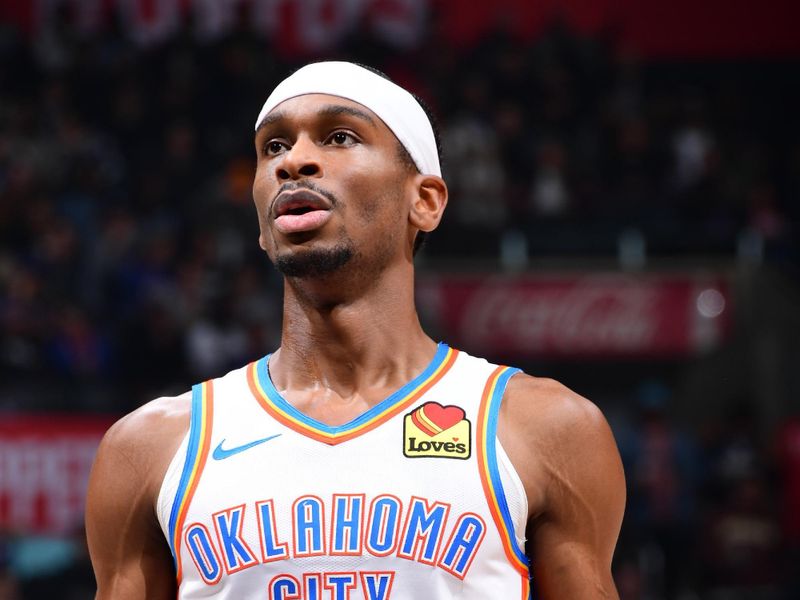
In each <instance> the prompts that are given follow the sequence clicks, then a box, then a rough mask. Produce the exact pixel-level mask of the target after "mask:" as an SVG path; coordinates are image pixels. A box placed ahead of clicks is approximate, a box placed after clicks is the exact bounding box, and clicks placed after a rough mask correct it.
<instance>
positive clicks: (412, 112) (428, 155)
mask: <svg viewBox="0 0 800 600" xmlns="http://www.w3.org/2000/svg"><path fill="white" fill-rule="evenodd" d="M304 94H330V95H332V96H339V97H341V98H347V99H348V100H352V101H353V102H358V103H359V104H361V105H363V106H365V107H367V108H368V109H370V110H371V111H372V112H374V113H375V114H376V115H378V117H380V119H381V121H383V122H384V123H386V126H387V127H388V128H389V129H391V130H392V133H394V135H395V136H396V137H397V139H398V140H399V141H400V143H401V144H403V147H404V148H405V149H406V150H407V151H408V153H409V155H411V158H412V159H413V160H414V164H415V165H417V168H418V169H419V171H420V173H422V174H423V175H438V176H439V177H441V176H442V170H441V167H440V166H439V153H438V152H437V150H436V138H434V136H433V127H432V126H431V122H430V120H429V119H428V116H427V115H426V114H425V111H424V110H423V109H422V106H420V104H419V102H417V101H416V99H415V98H414V96H412V95H411V94H410V93H408V92H407V91H406V90H404V89H403V88H401V87H400V86H399V85H396V84H394V83H392V82H391V81H389V80H388V79H384V78H383V77H381V76H380V75H377V74H375V73H373V72H372V71H369V70H368V69H364V68H362V67H359V66H358V65H354V64H353V63H348V62H318V63H312V64H310V65H306V66H305V67H303V68H302V69H299V70H298V71H295V72H294V73H293V74H292V75H290V76H289V77H287V78H286V79H284V80H283V81H282V82H280V83H279V84H278V87H276V88H275V89H274V90H273V91H272V93H271V94H270V95H269V98H267V101H266V102H265V103H264V106H263V108H262V109H261V112H260V113H259V115H258V119H257V120H256V129H258V126H259V125H260V124H261V121H263V120H264V117H266V116H267V115H268V114H269V113H270V112H271V111H272V109H273V108H275V107H276V106H277V105H278V104H280V103H281V102H283V101H284V100H288V99H289V98H294V97H295V96H302V95H304Z"/></svg>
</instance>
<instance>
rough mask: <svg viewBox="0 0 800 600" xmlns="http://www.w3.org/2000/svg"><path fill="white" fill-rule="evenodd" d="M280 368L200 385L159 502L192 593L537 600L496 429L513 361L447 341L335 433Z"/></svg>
mask: <svg viewBox="0 0 800 600" xmlns="http://www.w3.org/2000/svg"><path fill="white" fill-rule="evenodd" d="M268 364H269V356H267V357H265V358H263V359H261V360H258V361H256V362H254V363H251V364H250V365H248V366H246V367H244V368H242V369H238V370H236V371H233V372H231V373H229V374H227V375H226V376H224V377H222V378H220V379H216V380H213V381H208V382H205V383H203V384H200V385H197V386H195V387H194V389H193V398H192V417H191V426H190V430H189V432H188V434H187V436H186V439H185V440H184V441H183V443H182V445H181V447H180V448H179V449H178V452H177V453H176V456H175V457H174V459H173V460H172V463H171V464H170V466H169V468H168V470H167V473H166V476H165V478H164V482H163V484H162V488H161V492H160V494H159V499H158V517H159V520H160V522H161V526H162V529H163V530H164V534H165V536H166V537H167V540H168V541H169V544H170V547H171V549H172V552H173V556H174V558H175V565H176V572H177V578H178V585H179V593H178V597H179V598H181V599H186V600H189V599H193V598H220V599H228V600H243V599H250V598H253V599H260V598H264V599H267V598H268V599H270V600H290V599H291V600H362V599H363V600H390V599H391V600H432V599H444V598H448V599H449V598H460V599H464V600H485V599H487V598H502V599H509V598H521V599H527V598H528V597H529V594H530V586H529V569H528V562H527V559H526V557H525V553H524V542H525V540H524V535H525V522H526V518H527V501H526V497H525V492H524V489H523V487H522V484H521V482H520V479H519V477H518V475H517V474H516V472H515V471H514V469H513V467H512V465H511V463H510V461H509V460H508V457H507V456H506V454H505V452H504V451H503V449H502V448H501V446H500V444H499V443H498V441H497V437H496V428H497V416H498V410H499V407H500V402H501V400H502V396H503V391H504V390H505V387H506V383H507V382H508V379H509V378H510V377H511V376H512V375H513V374H514V373H516V372H517V370H516V369H511V368H508V367H498V366H496V365H492V364H489V363H488V362H486V361H485V360H483V359H479V358H474V357H471V356H468V355H467V354H465V353H463V352H459V351H457V350H454V349H451V348H449V347H448V346H446V345H445V344H439V347H438V350H437V352H436V356H435V357H434V358H433V360H432V361H431V363H430V364H429V365H428V366H427V368H426V369H425V370H424V371H423V372H422V373H421V374H420V375H418V376H417V377H416V378H414V379H413V380H412V381H410V382H409V383H408V384H406V385H405V386H403V387H402V388H401V389H399V390H398V391H397V392H395V393H394V394H392V395H391V396H389V397H388V398H386V399H385V400H383V401H382V402H380V403H379V404H377V405H375V406H374V407H372V408H370V409H369V410H368V411H366V412H365V413H364V414H362V415H360V416H359V417H357V418H356V419H354V420H352V421H351V422H349V423H347V424H345V425H341V426H337V427H331V426H329V425H325V424H324V423H321V422H319V421H316V420H314V419H310V418H309V417H307V416H305V415H304V414H303V413H301V412H299V411H298V410H297V409H295V408H294V407H293V406H292V405H290V404H289V403H288V402H287V401H286V400H285V399H284V398H282V397H281V395H280V394H279V393H278V391H277V390H276V389H275V387H274V386H273V384H272V382H271V381H270V376H269V369H268Z"/></svg>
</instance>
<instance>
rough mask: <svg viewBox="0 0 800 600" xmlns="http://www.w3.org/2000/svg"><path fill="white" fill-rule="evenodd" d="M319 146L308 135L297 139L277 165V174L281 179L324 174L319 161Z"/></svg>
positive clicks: (286, 179) (287, 179)
mask: <svg viewBox="0 0 800 600" xmlns="http://www.w3.org/2000/svg"><path fill="white" fill-rule="evenodd" d="M319 150H320V149H319V147H318V146H317V145H316V144H315V143H314V142H313V140H311V139H309V138H308V137H306V136H301V137H299V138H298V139H297V140H295V143H294V145H292V147H291V148H290V149H288V150H287V151H286V152H284V154H283V156H282V158H281V160H280V161H278V164H277V165H276V166H275V170H276V175H277V177H278V179H279V180H281V181H289V180H291V179H300V178H301V177H318V176H320V175H321V174H322V165H321V164H320V162H319Z"/></svg>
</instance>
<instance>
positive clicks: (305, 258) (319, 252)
mask: <svg viewBox="0 0 800 600" xmlns="http://www.w3.org/2000/svg"><path fill="white" fill-rule="evenodd" d="M353 256H355V250H354V249H353V248H352V247H351V246H350V245H347V244H340V245H338V246H334V247H333V248H309V249H303V250H297V251H293V252H289V253H286V254H281V255H279V256H277V257H276V259H275V268H276V269H278V271H280V273H281V274H283V275H284V276H286V277H296V278H304V277H321V276H324V275H330V274H332V273H335V272H336V271H338V270H339V269H341V268H342V267H344V266H345V265H346V264H347V263H348V262H350V260H351V259H352V258H353Z"/></svg>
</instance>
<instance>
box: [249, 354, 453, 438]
mask: <svg viewBox="0 0 800 600" xmlns="http://www.w3.org/2000/svg"><path fill="white" fill-rule="evenodd" d="M448 350H449V347H448V346H447V344H445V343H444V342H439V345H438V346H437V348H436V354H435V355H434V357H433V359H432V360H431V362H430V363H429V364H428V366H427V367H425V370H424V371H423V372H422V373H420V374H419V375H417V376H416V377H415V378H414V379H412V380H411V381H409V382H408V383H407V384H405V385H404V386H403V387H401V388H400V389H399V390H397V391H396V392H394V393H393V394H391V395H390V396H389V397H387V398H385V399H383V400H381V401H380V402H379V403H378V404H376V405H375V406H373V407H372V408H370V409H369V410H367V411H366V412H364V413H362V414H360V415H359V416H358V417H356V418H355V419H353V420H352V421H350V422H348V423H345V424H343V425H337V426H331V425H326V424H325V423H322V422H320V421H317V420H316V419H312V418H311V417H308V416H306V415H304V414H303V413H302V412H300V411H299V410H297V409H296V408H295V407H294V406H292V405H291V404H289V403H288V402H287V401H286V400H284V398H283V396H281V394H280V392H278V390H276V389H275V386H274V385H273V384H272V379H271V378H270V375H269V358H270V356H271V355H267V356H265V357H264V358H262V359H261V360H259V361H258V364H257V367H256V369H257V372H258V380H259V383H260V384H261V387H262V388H263V389H264V391H265V392H266V394H267V396H268V397H269V400H270V402H272V403H273V404H274V405H275V407H276V408H277V409H279V410H280V411H282V412H284V413H286V414H287V415H289V416H291V417H293V418H294V419H297V420H298V421H300V422H301V423H303V424H304V425H306V426H307V427H309V428H311V429H316V430H318V431H323V432H325V433H329V434H340V433H344V432H347V431H349V430H351V429H354V428H356V427H358V426H360V425H362V424H363V423H365V422H367V421H371V420H372V419H373V418H375V417H377V416H379V415H380V414H381V413H383V412H385V411H387V410H389V409H390V408H391V407H392V406H393V405H395V404H397V403H398V402H400V401H401V400H403V399H404V398H405V397H406V396H408V395H409V394H410V393H411V392H413V391H414V389H416V388H417V387H418V386H419V384H420V383H422V382H424V381H425V380H426V379H428V378H429V377H430V376H431V375H432V374H433V373H434V372H435V371H436V369H438V368H439V366H440V365H441V364H442V363H443V362H444V359H445V357H446V356H447V352H448Z"/></svg>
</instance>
